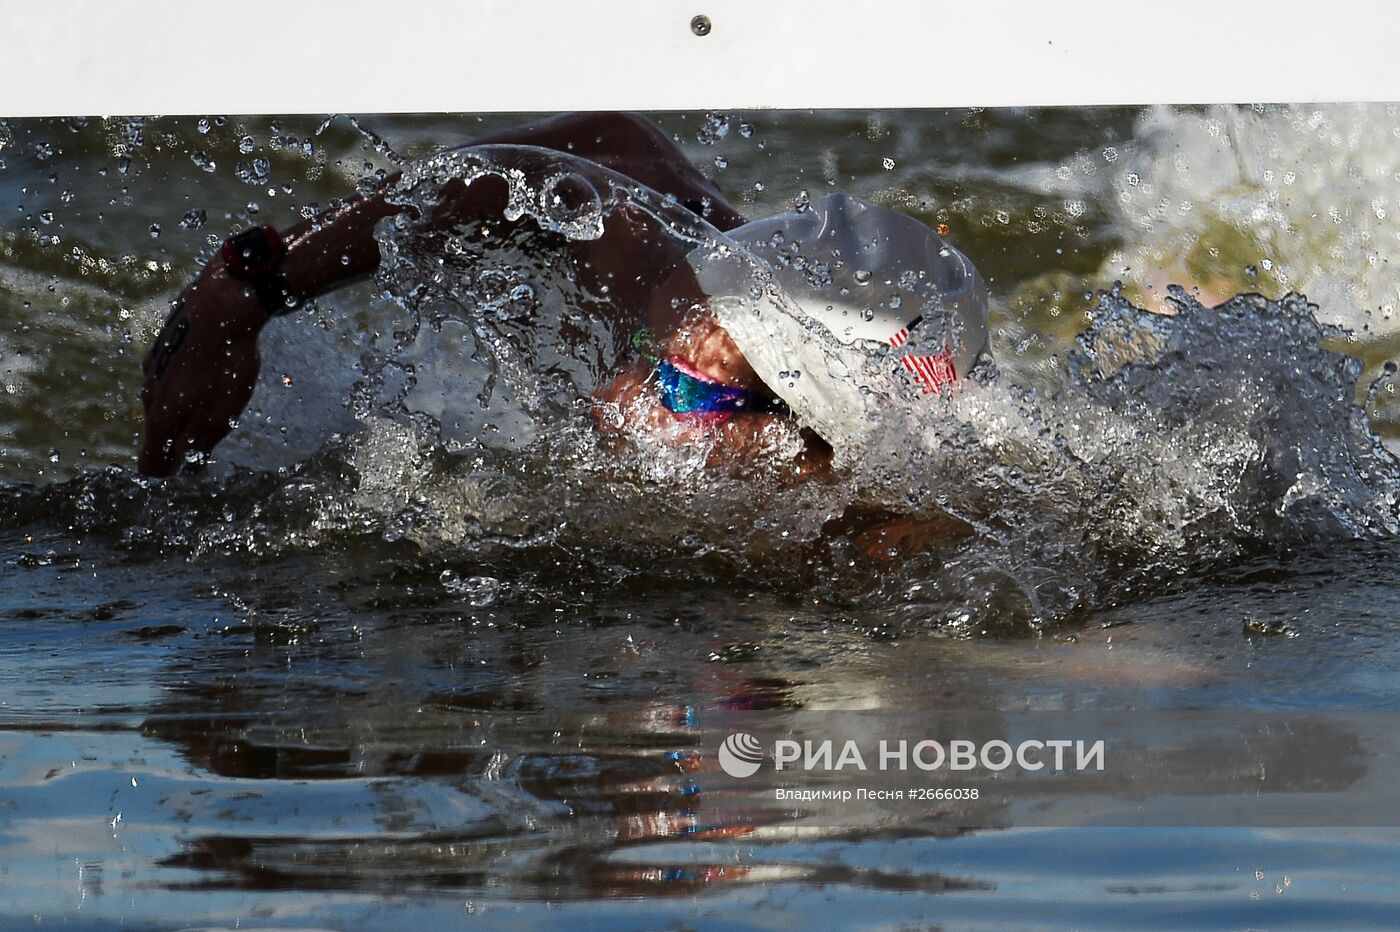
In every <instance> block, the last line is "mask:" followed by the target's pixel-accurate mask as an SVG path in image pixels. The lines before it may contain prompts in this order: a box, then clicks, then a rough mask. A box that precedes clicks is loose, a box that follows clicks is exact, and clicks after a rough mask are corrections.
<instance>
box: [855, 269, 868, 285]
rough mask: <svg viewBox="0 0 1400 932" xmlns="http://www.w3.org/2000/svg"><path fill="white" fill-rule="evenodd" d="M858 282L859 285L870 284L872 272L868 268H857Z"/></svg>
mask: <svg viewBox="0 0 1400 932" xmlns="http://www.w3.org/2000/svg"><path fill="white" fill-rule="evenodd" d="M856 284H858V285H868V284H870V272H869V270H867V269H857V270H856Z"/></svg>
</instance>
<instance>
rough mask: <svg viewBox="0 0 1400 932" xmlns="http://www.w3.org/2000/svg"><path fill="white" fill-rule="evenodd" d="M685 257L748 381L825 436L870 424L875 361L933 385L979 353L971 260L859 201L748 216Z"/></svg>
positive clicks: (836, 200)
mask: <svg viewBox="0 0 1400 932" xmlns="http://www.w3.org/2000/svg"><path fill="white" fill-rule="evenodd" d="M688 261H689V263H690V265H691V267H692V268H693V269H694V271H695V277H696V280H697V281H698V282H699V285H700V288H701V289H702V290H703V291H704V292H705V294H706V295H707V296H708V297H709V301H708V303H709V306H710V308H711V310H712V311H714V313H715V314H716V315H717V317H718V318H719V321H720V324H721V325H722V326H723V327H724V328H725V330H726V331H728V333H729V335H730V336H731V337H732V338H733V340H734V342H735V343H736V344H737V345H738V347H739V351H740V352H741V353H743V354H744V356H745V358H747V359H748V361H749V364H750V365H752V366H753V368H754V371H755V372H757V373H758V376H759V378H761V379H763V381H764V382H765V383H766V384H767V385H768V386H769V387H770V388H771V389H772V390H773V391H774V392H775V393H776V394H777V395H778V396H779V397H780V398H782V399H783V400H784V401H786V402H787V403H788V406H789V407H791V408H792V410H793V412H794V413H795V414H797V416H798V417H799V418H800V419H801V420H803V421H804V422H805V423H807V424H808V425H810V426H811V427H812V428H813V429H815V430H816V431H817V432H818V433H819V434H821V435H822V436H823V437H824V438H826V439H827V440H828V441H831V442H833V443H834V442H837V440H851V439H860V438H861V437H863V436H864V435H865V433H867V432H868V431H869V430H870V429H872V428H873V427H874V425H875V424H876V422H877V417H878V415H877V412H876V411H875V410H873V407H874V406H876V405H878V403H879V401H878V398H879V397H880V395H881V390H880V389H879V387H878V381H879V380H878V378H875V377H872V376H878V374H879V373H878V370H877V369H875V368H872V362H873V361H875V360H878V359H880V358H882V357H883V358H886V359H888V360H889V361H890V362H891V363H894V361H895V360H896V359H897V360H898V362H897V363H895V364H894V365H893V366H889V368H891V369H894V370H896V371H898V370H900V369H902V370H903V371H902V373H901V377H902V378H904V379H907V380H911V381H912V382H913V383H914V384H915V385H918V386H919V387H921V388H922V389H923V391H925V392H933V391H938V390H940V389H942V388H944V387H945V386H947V385H950V384H951V383H952V382H953V381H955V380H956V379H958V378H961V377H963V376H965V375H966V374H967V372H968V371H969V370H970V369H971V368H972V366H973V364H974V363H975V362H976V361H977V358H978V357H979V356H980V355H981V354H982V353H984V352H986V351H987V290H986V287H985V286H984V285H983V284H982V277H981V276H980V275H979V274H978V273H977V269H976V267H975V266H973V264H972V262H971V261H970V260H969V259H968V258H967V257H966V256H965V255H963V254H962V253H961V252H959V251H958V250H956V249H954V248H953V247H952V246H950V245H948V244H947V243H945V242H944V241H943V239H942V238H941V237H939V236H938V234H936V233H934V232H933V231H932V230H930V229H929V228H928V227H926V226H925V225H924V224H922V223H920V222H919V221H918V220H915V219H914V218H913V217H910V216H908V215H906V214H901V213H898V212H896V211H893V210H887V209H886V208H883V207H879V206H876V205H874V204H870V203H868V202H866V201H863V200H860V199H859V198H855V197H851V196H849V195H844V194H829V195H826V196H825V197H821V198H818V199H817V200H815V201H812V203H811V204H810V205H809V206H808V207H807V208H806V209H804V210H801V211H793V212H791V213H786V214H779V215H778V216H776V217H769V218H766V219H764V220H756V221H754V222H753V223H748V224H745V225H744V226H741V227H738V228H737V229H734V230H730V231H729V232H728V233H727V234H726V239H725V240H723V241H720V242H718V243H716V244H715V245H712V246H703V247H701V248H699V249H696V250H694V251H692V252H691V253H690V255H689V256H688ZM814 325H819V326H815V327H814ZM831 337H834V338H835V340H834V341H833V340H832V339H831ZM878 347H884V348H885V350H886V352H885V354H879V353H874V354H872V352H871V351H872V350H874V349H876V348H878ZM885 396H886V397H887V396H888V394H887V393H886V394H885Z"/></svg>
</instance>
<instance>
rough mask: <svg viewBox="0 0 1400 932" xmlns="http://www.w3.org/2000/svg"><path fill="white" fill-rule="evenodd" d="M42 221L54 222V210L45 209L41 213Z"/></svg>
mask: <svg viewBox="0 0 1400 932" xmlns="http://www.w3.org/2000/svg"><path fill="white" fill-rule="evenodd" d="M39 222H40V223H53V211H51V210H45V211H43V212H41V213H40V214H39Z"/></svg>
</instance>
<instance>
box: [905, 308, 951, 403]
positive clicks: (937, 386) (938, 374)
mask: <svg viewBox="0 0 1400 932" xmlns="http://www.w3.org/2000/svg"><path fill="white" fill-rule="evenodd" d="M922 319H923V318H922V317H916V318H914V319H913V320H911V321H910V322H909V324H908V326H905V327H901V328H899V330H898V331H896V332H895V334H894V336H892V337H890V346H892V347H894V348H895V349H899V348H900V347H901V346H903V345H904V344H906V343H908V342H909V328H910V327H913V326H916V325H917V324H918V323H919V321H921V320H922ZM899 364H900V365H901V366H903V367H904V370H905V371H906V372H908V373H910V374H911V375H913V376H914V378H915V379H916V380H918V382H919V384H920V385H922V386H923V387H924V394H926V395H928V394H932V393H933V392H937V391H941V390H942V389H943V387H944V386H945V385H952V384H953V383H954V382H955V381H957V378H958V373H957V370H956V369H955V368H954V366H953V354H952V353H951V352H950V351H948V350H946V349H945V350H944V351H943V352H941V353H939V354H937V355H935V356H922V355H919V354H917V353H905V354H904V355H903V356H901V357H900V359H899Z"/></svg>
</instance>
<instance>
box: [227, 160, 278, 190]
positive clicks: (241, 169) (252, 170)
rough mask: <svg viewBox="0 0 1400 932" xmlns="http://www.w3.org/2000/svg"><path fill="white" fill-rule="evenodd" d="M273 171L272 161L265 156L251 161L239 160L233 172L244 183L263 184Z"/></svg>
mask: <svg viewBox="0 0 1400 932" xmlns="http://www.w3.org/2000/svg"><path fill="white" fill-rule="evenodd" d="M271 172H272V163H271V162H269V161H268V160H267V159H265V158H257V159H253V160H252V161H251V162H239V163H238V164H237V165H236V166H234V169H233V173H234V174H235V175H237V176H238V180H239V181H241V182H243V183H244V184H256V185H262V184H266V183H267V177H268V175H269V174H271Z"/></svg>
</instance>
